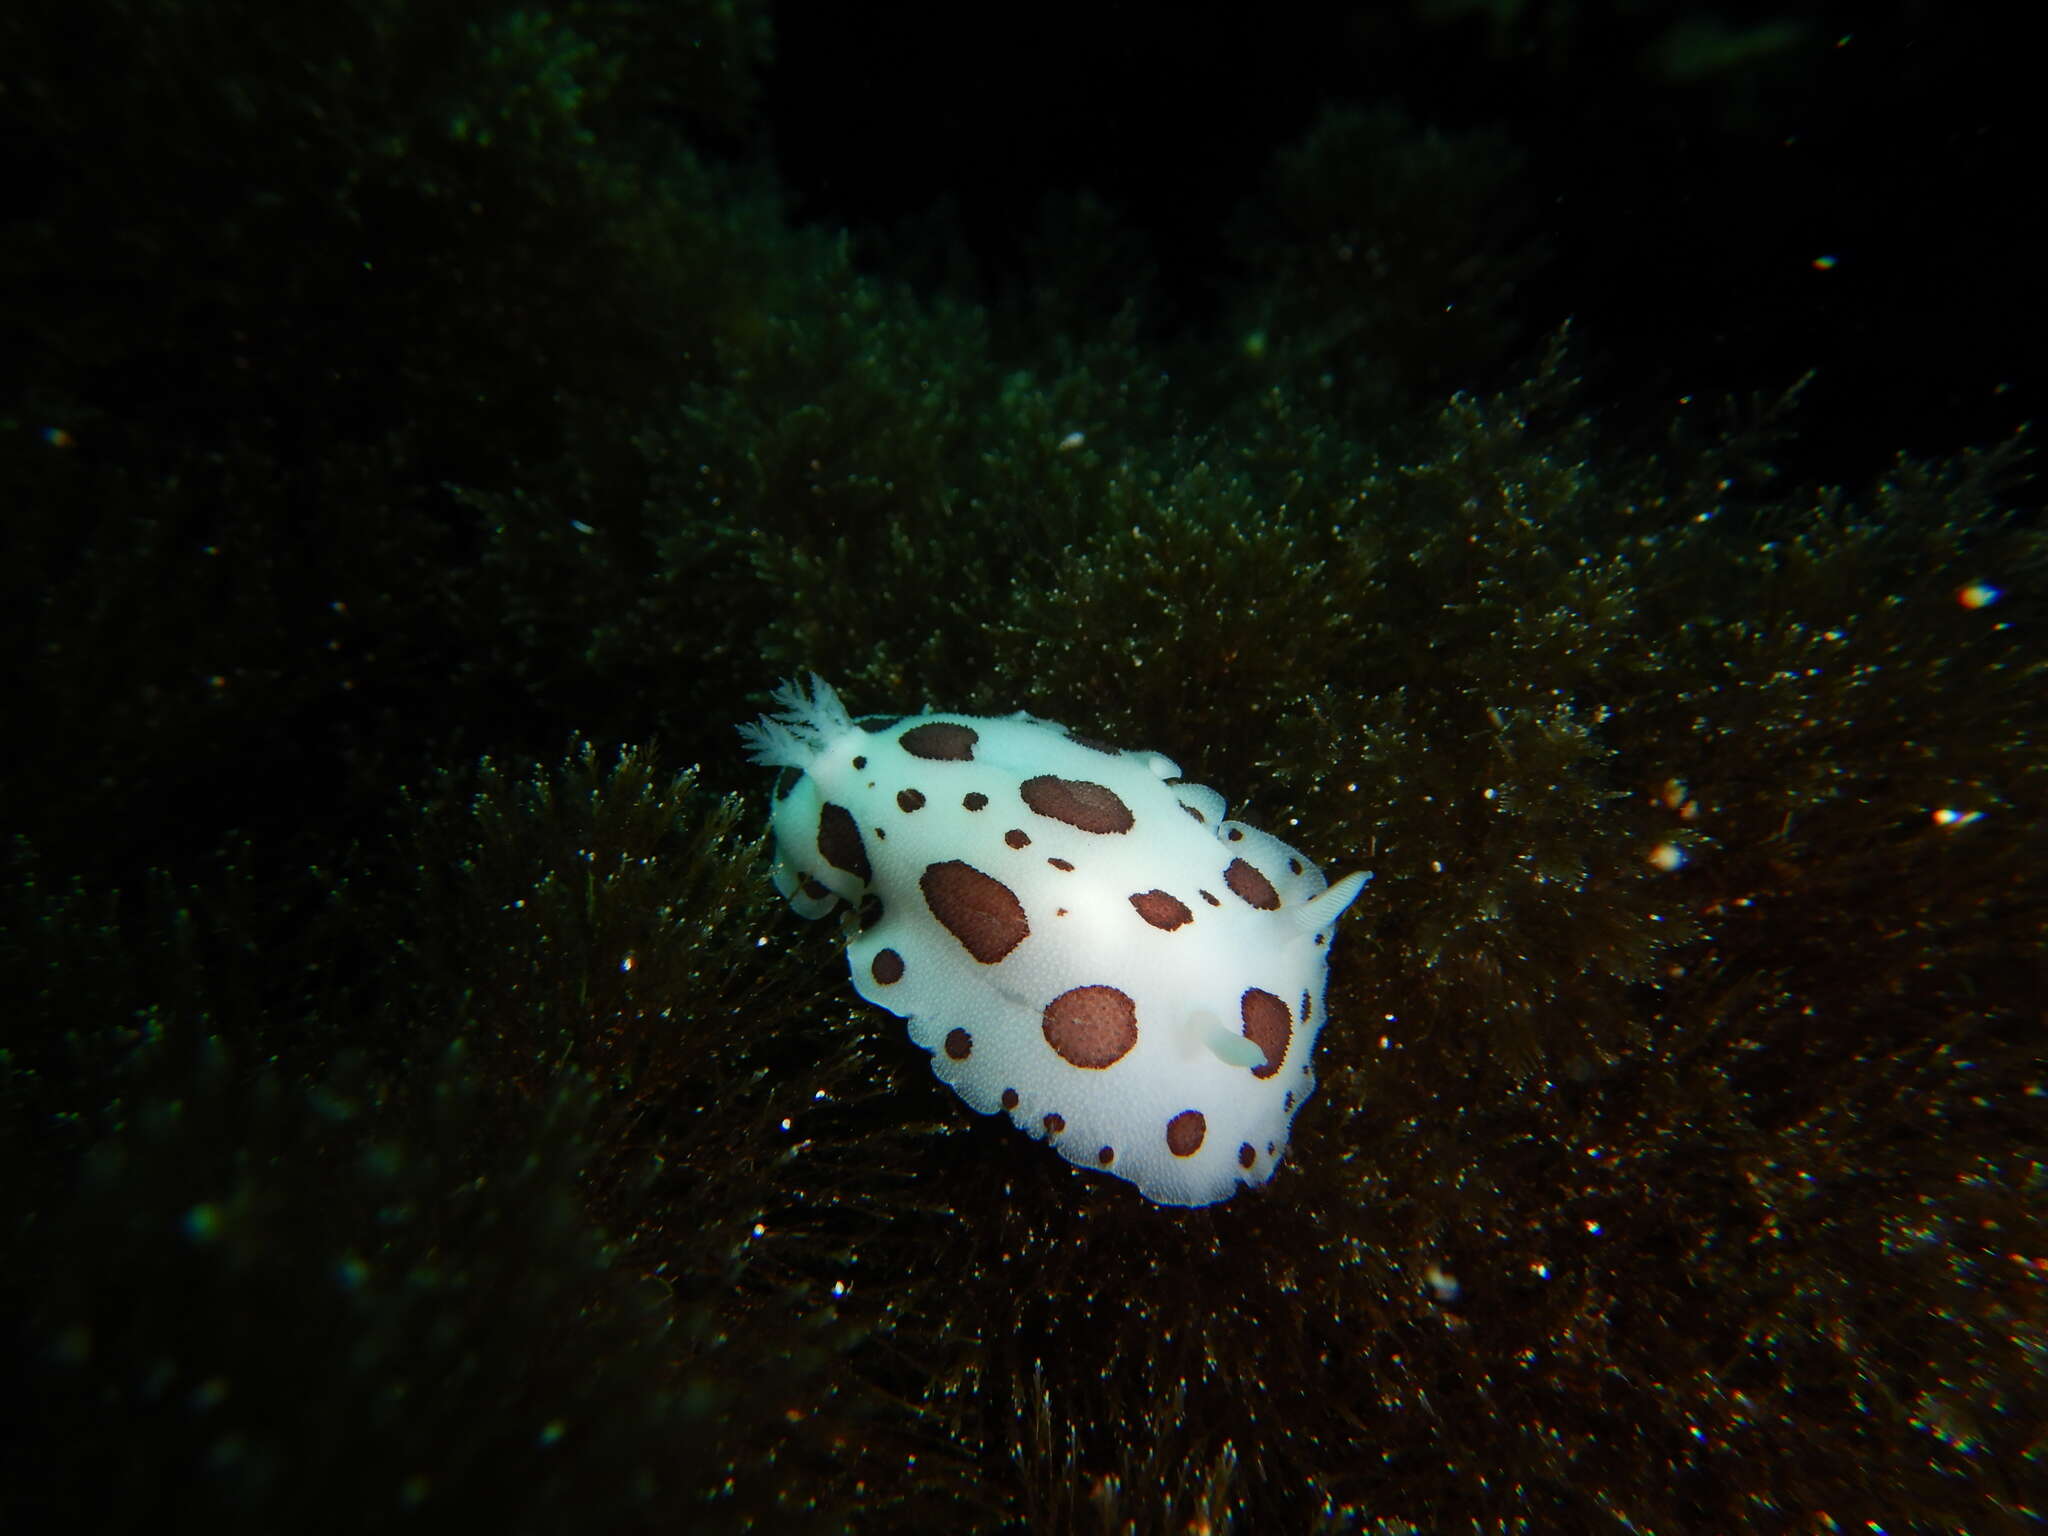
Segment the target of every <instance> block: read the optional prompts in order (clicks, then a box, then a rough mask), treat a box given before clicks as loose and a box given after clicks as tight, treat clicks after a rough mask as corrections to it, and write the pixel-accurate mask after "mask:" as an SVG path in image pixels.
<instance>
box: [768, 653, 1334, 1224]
mask: <svg viewBox="0 0 2048 1536" xmlns="http://www.w3.org/2000/svg"><path fill="white" fill-rule="evenodd" d="M775 701H776V703H777V705H778V706H780V708H779V710H778V712H777V713H775V714H773V715H769V716H764V717H763V718H762V719H760V720H759V721H758V722H756V723H754V724H752V725H744V726H741V727H740V730H741V733H742V735H744V737H745V738H746V741H747V745H748V748H749V755H750V756H751V757H752V758H753V760H754V761H756V762H758V763H764V764H768V765H771V766H775V767H779V768H785V769H794V770H796V771H795V772H794V773H792V774H786V775H785V776H784V779H785V782H783V783H782V784H781V785H780V786H779V787H778V789H777V792H776V797H775V815H774V827H775V843H776V854H775V883H776V887H777V888H778V889H779V890H780V891H781V892H782V893H783V895H785V896H786V897H788V898H789V901H790V903H791V905H793V906H794V907H795V908H796V910H797V911H798V912H800V913H802V914H803V915H804V916H806V917H823V916H824V915H825V914H826V913H828V912H830V911H831V910H832V909H833V907H834V906H836V905H837V904H838V903H839V902H841V901H845V902H847V903H849V904H850V905H852V906H853V907H854V908H855V909H856V910H857V911H860V912H861V913H862V916H863V919H864V925H863V926H862V927H861V928H860V929H859V931H858V932H857V933H856V934H854V935H853V936H852V937H851V938H850V940H849V942H848V944H847V948H846V954H847V961H848V963H849V965H850V966H851V968H852V971H853V984H854V987H855V988H856V989H857V990H858V991H859V993H860V995H861V996H862V997H864V998H866V999H867V1000H868V1001H869V1002H871V1003H875V1004H878V1005H879V1006H881V1007H883V1008H886V1009H888V1010H889V1011H890V1012H891V1013H895V1014H898V1015H900V1016H902V1017H903V1018H905V1019H907V1020H909V1022H910V1037H911V1039H912V1040H914V1041H915V1042H916V1043H917V1044H919V1045H920V1046H922V1047H924V1049H925V1050H927V1051H929V1052H931V1057H932V1070H933V1071H934V1072H936V1073H937V1074H938V1076H939V1077H940V1078H941V1079H943V1080H944V1081H945V1082H946V1083H947V1084H948V1085H950V1086H951V1087H952V1089H953V1091H954V1092H956V1093H958V1094H959V1095H960V1097H961V1098H963V1099H965V1100H966V1101H967V1103H968V1104H970V1105H971V1106H972V1107H973V1108H974V1109H975V1110H976V1111H978V1112H979V1113H982V1114H994V1113H996V1112H997V1111H998V1110H1000V1111H1002V1112H1003V1113H1005V1114H1007V1115H1008V1116H1009V1117H1010V1120H1011V1122H1012V1123H1013V1124H1015V1125H1016V1126H1017V1127H1018V1128H1019V1129H1020V1130H1022V1131H1024V1132H1025V1133H1026V1134H1028V1135H1030V1136H1033V1137H1037V1138H1040V1139H1042V1140H1045V1141H1047V1142H1050V1143H1051V1144H1052V1146H1053V1147H1055V1148H1056V1149H1057V1150H1058V1151H1059V1153H1060V1155H1061V1156H1062V1157H1064V1158H1066V1159H1067V1161H1068V1162H1070V1163H1074V1164H1076V1165H1078V1166H1080V1167H1083V1168H1096V1169H1101V1170H1103V1171H1105V1172H1108V1173H1112V1174H1115V1175H1117V1176H1118V1177H1119V1178H1125V1179H1129V1180H1130V1181H1131V1182H1132V1183H1133V1184H1135V1185H1137V1187H1138V1189H1139V1192H1140V1193H1142V1194H1143V1195H1144V1196H1145V1197H1146V1198H1147V1199H1150V1200H1156V1201H1158V1202H1160V1203H1162V1204H1166V1205H1209V1204H1212V1203H1213V1202H1215V1201H1218V1200H1227V1199H1228V1198H1230V1196H1232V1195H1233V1194H1235V1193H1236V1192H1237V1188H1238V1186H1239V1185H1240V1184H1263V1183H1265V1182H1266V1181H1267V1180H1268V1179H1270V1178H1271V1177H1272V1176H1273V1170H1274V1168H1275V1166H1276V1165H1277V1164H1278V1163H1279V1161H1280V1158H1281V1157H1282V1155H1283V1154H1284V1153H1285V1152H1286V1150H1287V1135H1288V1129H1289V1127H1290V1126H1291V1125H1292V1123H1293V1120H1294V1115H1295V1112H1296V1111H1297V1110H1299V1109H1300V1108H1301V1105H1302V1102H1303V1101H1304V1100H1305V1099H1307V1097H1308V1096H1309V1093H1310V1092H1311V1091H1312V1090H1313V1088H1314V1086H1315V1073H1314V1069H1313V1067H1312V1066H1311V1062H1310V1058H1311V1055H1312V1054H1313V1052H1314V1049H1315V1042H1316V1035H1317V1032H1318V1031H1319V1030H1320V1029H1321V1028H1322V1024H1323V990H1324V987H1325V984H1326V982H1327V980H1328V975H1329V956H1330V938H1331V934H1332V931H1333V930H1334V928H1335V925H1336V922H1337V919H1338V917H1339V916H1340V915H1341V914H1342V913H1343V911H1344V909H1345V908H1346V907H1348V906H1350V905H1351V903H1352V901H1353V900H1354V899H1355V898H1356V897H1357V895H1358V893H1359V891H1360V890H1362V889H1363V888H1364V886H1365V882H1366V881H1367V880H1368V879H1369V878H1370V876H1369V875H1365V874H1352V875H1346V876H1345V877H1344V878H1343V879H1342V880H1339V881H1338V882H1337V883H1336V884H1335V885H1330V884H1328V882H1326V881H1325V880H1324V879H1323V875H1322V872H1321V871H1320V870H1318V869H1317V868H1316V866H1315V865H1314V864H1312V863H1310V862H1309V861H1308V859H1306V858H1305V857H1303V856H1302V855H1301V854H1300V853H1298V852H1297V851H1295V850H1294V849H1293V848H1291V847H1289V846H1288V845H1287V844H1286V843H1283V842H1281V841H1280V840H1279V839H1278V838H1276V837H1271V836H1268V835H1267V834H1266V833H1264V832H1260V831H1258V830H1256V829H1255V828H1252V827H1247V826H1245V825H1243V824H1242V823H1240V822H1235V821H1226V820H1225V819H1224V816H1223V811H1224V802H1223V797H1222V796H1221V795H1219V794H1217V793H1216V792H1215V791H1214V790H1212V789H1207V788H1204V787H1203V786H1201V785H1199V784H1187V783H1183V782H1181V781H1180V770H1179V768H1177V767H1176V766H1175V765H1174V764H1173V763H1172V762H1171V761H1170V760H1169V759H1167V758H1164V757H1161V756H1160V755H1159V754H1158V753H1156V752H1125V751H1119V750H1118V749H1117V748H1115V747H1112V746H1107V745H1104V744H1103V743H1101V742H1096V741H1091V740H1089V739H1088V738H1086V737H1083V736H1076V735H1075V734H1073V733H1072V732H1071V731H1069V730H1067V729H1066V727H1064V726H1061V725H1056V724H1054V723H1053V722H1051V721H1049V720H1039V719H1036V718H1034V717H1033V716H1031V715H1028V714H1024V713H1022V712H1019V713H1017V714H1014V715H1004V716H980V715H954V714H932V715H913V716H909V717H898V716H888V717H880V718H872V719H864V720H859V721H856V720H854V719H852V718H850V717H849V716H848V715H847V713H846V710H845V708H844V707H843V706H842V705H841V704H840V702H839V698H838V695H836V694H835V693H834V692H833V691H832V689H831V688H830V687H829V686H827V685H826V683H825V682H824V680H823V679H821V678H818V677H813V678H812V679H811V686H810V690H809V692H808V694H807V693H806V692H805V690H804V689H803V687H802V686H801V685H799V684H795V683H791V684H786V685H785V686H784V687H782V688H781V689H780V690H778V691H777V693H776V695H775Z"/></svg>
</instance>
